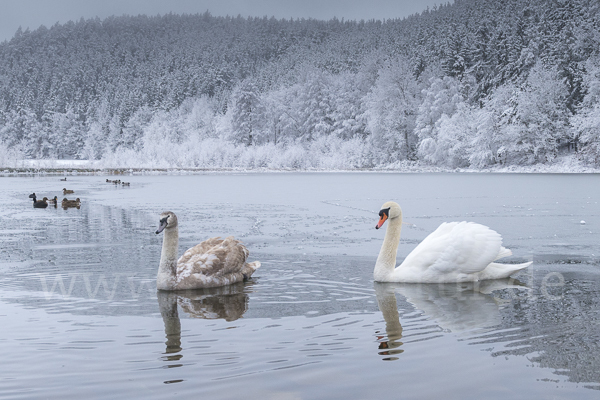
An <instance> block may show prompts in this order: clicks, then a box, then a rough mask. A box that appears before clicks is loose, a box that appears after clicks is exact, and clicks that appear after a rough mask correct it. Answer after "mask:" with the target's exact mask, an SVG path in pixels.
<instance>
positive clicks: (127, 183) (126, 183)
mask: <svg viewBox="0 0 600 400" xmlns="http://www.w3.org/2000/svg"><path fill="white" fill-rule="evenodd" d="M121 185H123V186H130V185H129V182H121Z"/></svg>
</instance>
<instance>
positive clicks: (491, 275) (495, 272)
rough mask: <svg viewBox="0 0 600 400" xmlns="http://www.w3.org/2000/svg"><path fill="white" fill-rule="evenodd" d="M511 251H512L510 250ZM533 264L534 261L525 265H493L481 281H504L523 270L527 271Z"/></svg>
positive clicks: (482, 276) (484, 272) (487, 269)
mask: <svg viewBox="0 0 600 400" xmlns="http://www.w3.org/2000/svg"><path fill="white" fill-rule="evenodd" d="M509 251H510V250H509ZM531 264H533V261H529V262H526V263H523V264H500V263H491V264H490V265H488V267H487V268H486V269H485V270H484V271H483V274H482V275H481V277H480V279H481V280H486V279H502V278H508V277H509V276H511V275H512V274H514V273H515V272H517V271H520V270H522V269H525V268H527V267H529V266H530V265H531Z"/></svg>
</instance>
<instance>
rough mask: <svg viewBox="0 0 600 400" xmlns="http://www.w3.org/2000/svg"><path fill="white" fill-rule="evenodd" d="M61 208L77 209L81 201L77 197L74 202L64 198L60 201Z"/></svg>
mask: <svg viewBox="0 0 600 400" xmlns="http://www.w3.org/2000/svg"><path fill="white" fill-rule="evenodd" d="M61 205H62V207H63V208H69V207H77V208H79V206H80V205H81V200H79V197H78V198H76V199H75V200H69V199H67V198H66V197H65V198H64V199H63V200H62V204H61Z"/></svg>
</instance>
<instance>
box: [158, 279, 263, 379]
mask: <svg viewBox="0 0 600 400" xmlns="http://www.w3.org/2000/svg"><path fill="white" fill-rule="evenodd" d="M250 285H252V284H251V283H243V282H240V283H237V284H235V285H229V286H223V287H218V288H209V289H196V290H182V291H176V292H170V291H162V290H159V291H158V292H157V297H158V307H159V309H160V314H161V315H162V318H163V323H164V325H165V336H166V339H167V341H166V342H165V344H166V350H165V354H167V356H165V357H164V359H165V361H176V360H179V359H181V358H182V357H183V354H181V351H182V347H181V320H180V318H179V311H178V308H181V309H182V310H183V311H184V312H185V313H186V314H188V315H189V316H190V317H192V318H202V319H224V320H226V321H235V320H236V319H238V318H241V317H242V316H243V315H244V313H245V312H246V311H247V310H248V299H249V298H248V294H247V291H248V287H249V286H250ZM177 366H180V364H176V365H173V364H171V365H169V367H170V368H173V367H177Z"/></svg>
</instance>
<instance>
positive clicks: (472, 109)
mask: <svg viewBox="0 0 600 400" xmlns="http://www.w3.org/2000/svg"><path fill="white" fill-rule="evenodd" d="M8 152H13V153H15V154H16V153H18V154H20V155H22V157H24V158H32V159H42V158H50V159H52V158H54V159H90V160H103V162H104V164H105V165H107V166H115V167H135V166H140V167H183V168H186V167H188V168H190V167H197V168H236V167H239V168H298V169H305V168H320V169H338V168H341V169H352V168H381V167H391V168H394V167H396V168H401V166H402V165H406V164H407V163H408V164H410V163H419V164H420V165H432V166H440V167H444V168H464V167H469V168H476V169H484V168H490V167H495V166H511V165H515V166H522V165H534V164H551V163H553V162H554V161H555V160H556V159H557V158H558V157H560V156H561V155H565V154H568V155H571V156H573V157H577V158H578V159H580V160H582V162H584V163H586V164H587V165H590V166H600V3H598V1H597V0H507V1H501V2H500V1H496V0H456V1H455V2H454V3H451V4H450V3H448V4H445V5H442V6H440V7H436V8H434V9H430V10H426V11H424V12H422V13H421V14H418V15H413V16H410V17H408V18H404V19H390V20H386V21H374V20H370V21H344V20H338V19H332V20H329V21H318V20H312V19H309V20H305V19H296V20H285V19H282V20H278V19H275V18H268V17H263V18H241V17H215V16H212V15H210V13H208V12H206V13H204V14H196V15H174V14H169V15H164V16H154V17H149V16H123V17H111V18H108V19H105V20H100V19H88V20H85V19H81V20H79V21H77V22H69V23H66V24H56V25H54V26H52V27H49V28H48V27H44V26H42V27H40V28H38V29H36V30H33V31H22V30H19V31H17V32H16V34H15V36H14V37H13V38H12V39H11V40H10V41H5V42H3V43H0V153H2V154H7V153H8ZM0 158H2V157H1V154H0Z"/></svg>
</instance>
